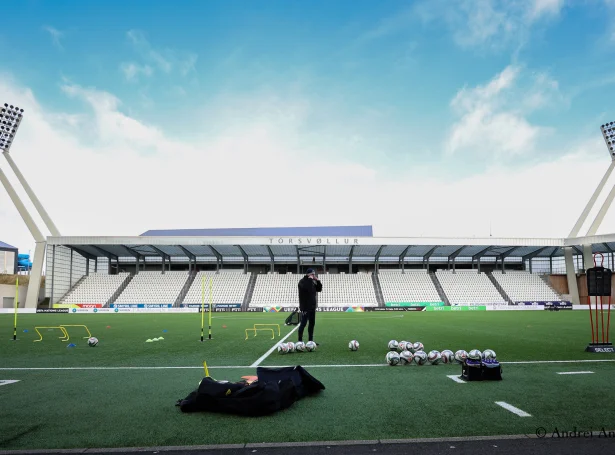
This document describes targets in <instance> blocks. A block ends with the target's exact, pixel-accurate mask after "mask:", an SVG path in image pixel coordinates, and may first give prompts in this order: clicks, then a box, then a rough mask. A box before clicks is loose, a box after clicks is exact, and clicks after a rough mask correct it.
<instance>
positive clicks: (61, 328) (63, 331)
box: [34, 326, 69, 343]
mask: <svg viewBox="0 0 615 455" xmlns="http://www.w3.org/2000/svg"><path fill="white" fill-rule="evenodd" d="M38 329H58V330H61V331H62V333H63V334H64V335H62V336H61V337H58V338H60V341H67V340H68V339H69V338H68V332H67V331H66V329H65V328H64V327H61V326H57V327H34V330H36V333H38V336H39V337H40V339H38V340H34V343H36V342H37V341H43V334H42V333H41V332H39V331H38Z"/></svg>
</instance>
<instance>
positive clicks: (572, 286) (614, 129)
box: [564, 122, 615, 304]
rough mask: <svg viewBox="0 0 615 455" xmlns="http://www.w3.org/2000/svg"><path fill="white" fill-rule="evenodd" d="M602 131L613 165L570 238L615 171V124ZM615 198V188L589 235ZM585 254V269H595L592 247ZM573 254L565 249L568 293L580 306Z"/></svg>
mask: <svg viewBox="0 0 615 455" xmlns="http://www.w3.org/2000/svg"><path fill="white" fill-rule="evenodd" d="M600 130H601V131H602V136H603V138H604V141H605V143H606V146H607V149H608V150H609V155H610V156H611V164H610V165H609V167H608V169H607V170H606V172H605V173H604V176H603V177H602V180H600V183H599V184H598V186H597V187H596V189H595V191H594V194H592V197H591V198H590V199H589V201H588V202H587V205H586V206H585V208H584V209H583V212H582V213H581V216H579V219H578V220H577V222H576V224H575V225H574V227H573V228H572V231H570V234H568V237H569V238H573V237H578V235H579V232H580V231H581V228H582V227H583V225H584V224H585V222H586V221H587V217H588V215H589V212H590V211H591V210H592V209H593V207H594V205H595V203H596V200H597V199H598V196H599V195H600V193H601V192H602V190H603V189H604V186H605V185H606V182H607V180H608V179H609V177H610V176H611V173H612V172H613V169H615V122H609V123H605V124H604V125H602V126H601V127H600ZM613 197H615V186H614V187H613V189H611V192H610V194H609V196H608V197H607V199H606V200H605V202H604V204H603V205H602V207H601V209H600V212H599V213H598V215H597V216H596V219H595V220H594V222H593V223H592V225H591V227H590V228H589V231H588V235H593V234H595V233H596V231H597V230H598V227H599V226H600V223H602V220H603V218H604V215H605V214H606V212H607V210H608V209H609V207H610V205H611V202H612V201H613ZM590 232H593V233H592V234H589V233H590ZM583 253H584V254H583V256H584V261H583V265H584V268H585V269H588V268H591V267H593V266H594V264H593V258H592V250H591V245H585V246H584V247H583ZM572 254H573V251H572V248H570V247H567V248H564V257H565V261H566V275H567V277H568V280H567V281H568V292H569V294H570V296H571V300H572V301H573V303H575V304H579V303H580V301H579V290H578V286H577V280H576V274H575V269H574V261H573V258H572Z"/></svg>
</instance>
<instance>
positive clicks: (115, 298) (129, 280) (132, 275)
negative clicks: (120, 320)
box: [105, 273, 135, 308]
mask: <svg viewBox="0 0 615 455" xmlns="http://www.w3.org/2000/svg"><path fill="white" fill-rule="evenodd" d="M134 276H135V275H134V274H133V273H131V274H130V275H128V276H127V277H126V279H125V280H124V281H123V282H122V284H120V287H119V288H117V290H116V291H115V292H114V293H113V295H112V296H111V298H110V299H109V300H107V303H105V308H108V307H109V306H110V305H111V304H112V303H114V302H115V301H116V300H117V298H118V297H119V296H120V294H121V293H122V292H124V289H126V286H128V284H129V283H130V282H131V281H132V279H133V278H134Z"/></svg>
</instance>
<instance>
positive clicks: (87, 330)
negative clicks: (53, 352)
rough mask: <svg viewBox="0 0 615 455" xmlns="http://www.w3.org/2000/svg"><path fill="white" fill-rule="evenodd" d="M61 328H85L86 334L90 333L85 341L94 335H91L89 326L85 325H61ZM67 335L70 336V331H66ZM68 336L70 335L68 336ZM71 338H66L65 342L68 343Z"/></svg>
mask: <svg viewBox="0 0 615 455" xmlns="http://www.w3.org/2000/svg"><path fill="white" fill-rule="evenodd" d="M60 327H83V328H84V329H85V330H86V332H88V336H87V337H83V338H85V339H88V338H90V337H91V336H92V334H91V333H90V329H88V326H87V325H83V324H61V325H60ZM66 333H67V334H68V330H67V331H66ZM67 336H68V335H67ZM69 339H70V338H66V340H64V341H68V340H69Z"/></svg>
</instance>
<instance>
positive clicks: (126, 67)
mask: <svg viewBox="0 0 615 455" xmlns="http://www.w3.org/2000/svg"><path fill="white" fill-rule="evenodd" d="M120 70H121V71H122V73H124V76H125V77H126V79H127V80H129V81H135V80H137V79H138V78H139V75H140V74H142V75H144V76H145V77H149V76H151V75H152V74H153V73H154V71H153V70H152V67H151V66H149V65H139V64H138V63H134V62H129V63H122V64H121V65H120Z"/></svg>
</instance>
